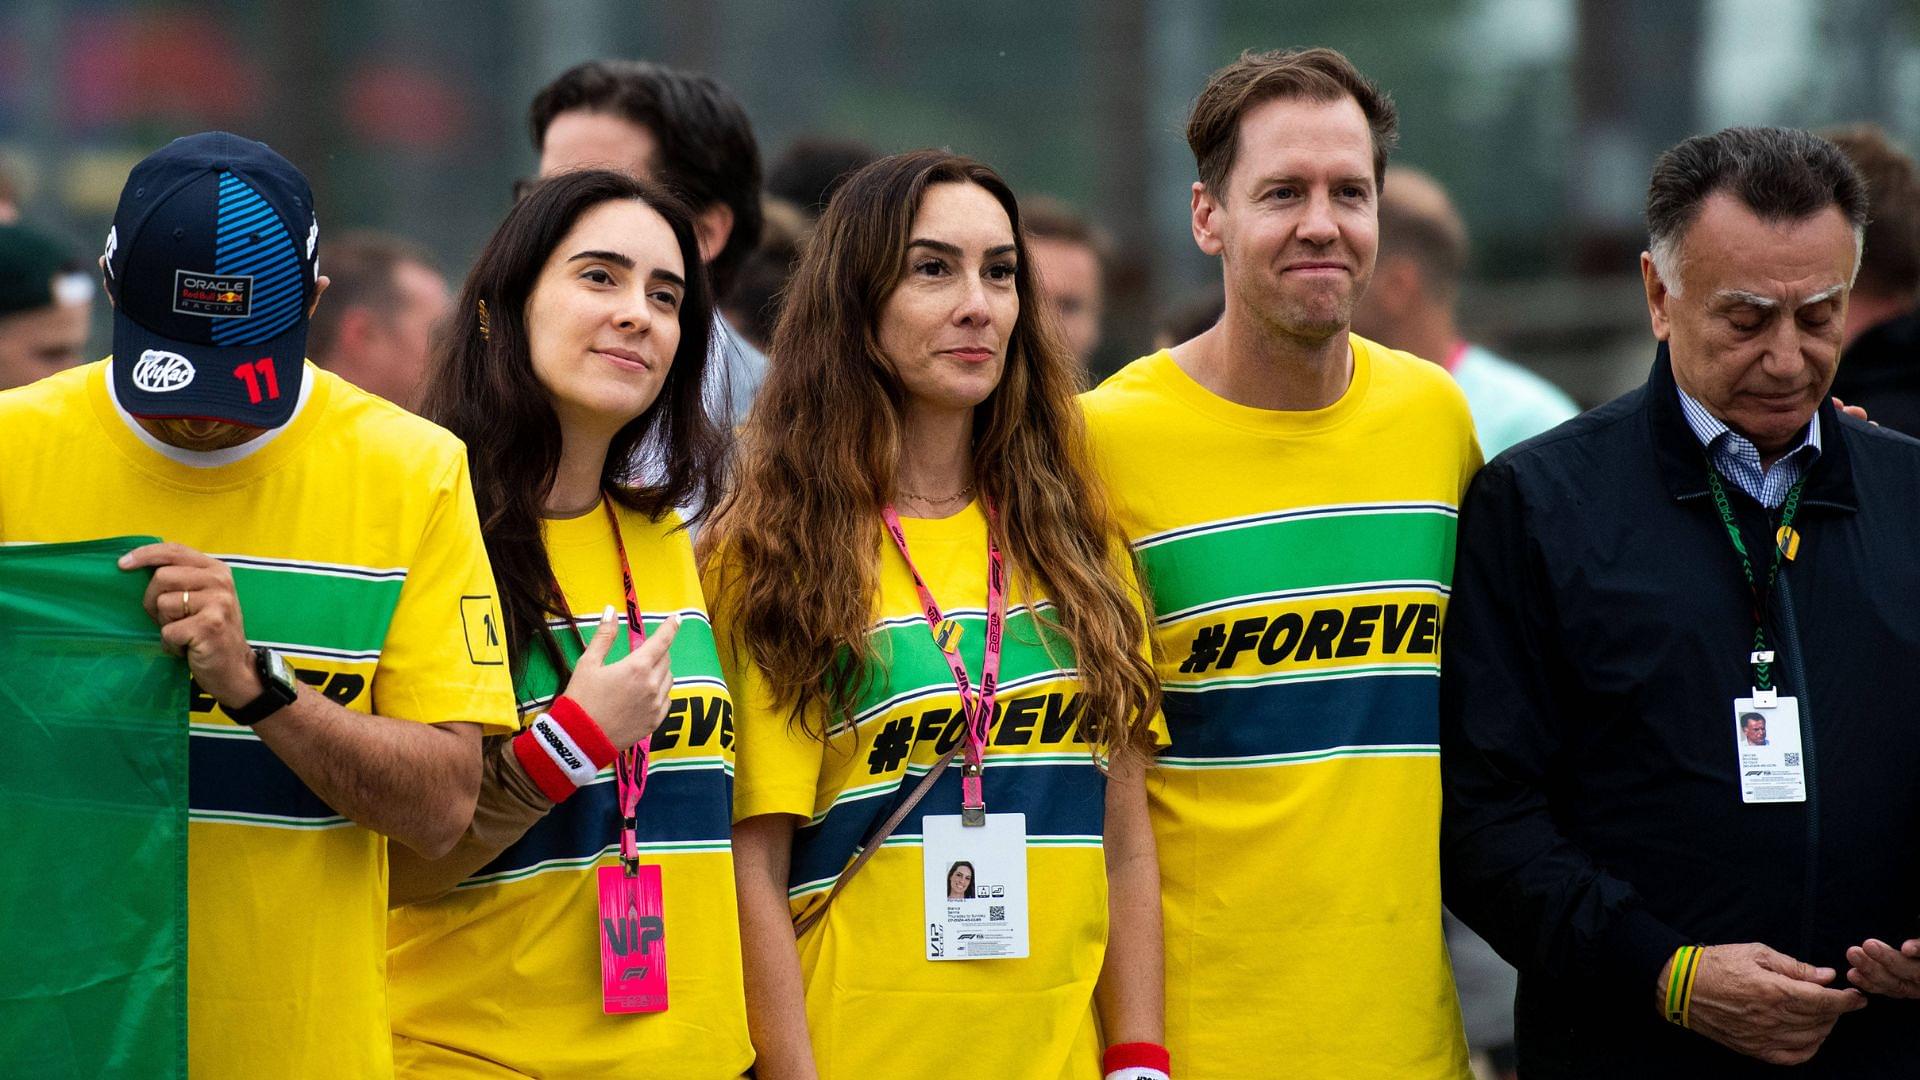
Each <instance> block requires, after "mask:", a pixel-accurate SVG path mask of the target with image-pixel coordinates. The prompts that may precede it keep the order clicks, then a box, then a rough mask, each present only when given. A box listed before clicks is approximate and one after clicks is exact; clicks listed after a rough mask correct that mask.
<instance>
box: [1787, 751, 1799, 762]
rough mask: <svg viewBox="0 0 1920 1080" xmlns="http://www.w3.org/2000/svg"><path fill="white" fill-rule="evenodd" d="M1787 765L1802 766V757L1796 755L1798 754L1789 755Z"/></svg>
mask: <svg viewBox="0 0 1920 1080" xmlns="http://www.w3.org/2000/svg"><path fill="white" fill-rule="evenodd" d="M1787 764H1788V765H1798V764H1800V755H1799V754H1797V753H1796V754H1788V755H1787Z"/></svg>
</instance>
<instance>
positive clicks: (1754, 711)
mask: <svg viewBox="0 0 1920 1080" xmlns="http://www.w3.org/2000/svg"><path fill="white" fill-rule="evenodd" d="M1733 745H1734V754H1735V759H1736V760H1737V761H1738V762H1739V763H1740V801H1741V802H1744V803H1781V802H1806V801H1807V772H1806V766H1805V765H1803V764H1802V763H1801V759H1800V699H1798V698H1791V697H1781V696H1779V695H1776V694H1774V693H1772V692H1771V691H1765V692H1758V693H1756V694H1755V696H1753V697H1744V698H1735V699H1734V702H1733Z"/></svg>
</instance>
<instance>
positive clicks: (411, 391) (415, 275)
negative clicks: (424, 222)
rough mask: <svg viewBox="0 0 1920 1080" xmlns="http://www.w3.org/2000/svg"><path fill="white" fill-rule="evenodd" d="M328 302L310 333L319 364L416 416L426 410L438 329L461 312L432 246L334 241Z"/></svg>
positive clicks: (359, 235) (371, 236)
mask: <svg viewBox="0 0 1920 1080" xmlns="http://www.w3.org/2000/svg"><path fill="white" fill-rule="evenodd" d="M327 276H328V277H329V278H331V279H332V280H333V285H332V287H331V289H330V291H329V292H328V294H327V304H326V306H325V307H323V308H320V309H319V310H318V311H316V312H315V313H314V319H313V327H312V329H311V330H309V331H308V333H307V351H308V354H309V355H310V356H311V357H312V358H313V362H314V363H316V364H319V365H320V366H321V367H323V368H326V369H327V370H328V371H331V372H333V373H334V374H336V375H338V376H340V377H341V378H343V379H345V380H347V381H348V382H350V383H352V384H354V385H355V386H358V387H359V388H360V389H362V390H365V391H367V392H368V393H371V394H378V395H379V396H381V397H383V398H386V399H387V400H388V401H391V402H393V403H394V404H395V405H398V406H400V407H401V408H403V409H406V410H408V411H410V412H418V411H420V409H419V406H420V395H421V394H422V393H423V392H424V390H425V383H426V377H427V364H428V362H429V361H430V359H431V354H432V348H433V332H434V330H435V329H436V328H437V327H438V326H439V325H440V322H441V320H442V319H444V318H446V316H447V312H448V311H450V310H452V308H453V297H452V296H451V295H449V294H448V292H447V279H446V277H445V276H443V275H442V274H441V273H440V271H439V270H438V269H436V268H435V266H434V263H433V258H432V257H431V256H430V255H428V254H427V252H426V251H425V249H423V248H421V247H419V246H418V245H415V244H413V243H411V242H409V241H406V240H403V239H401V238H399V237H397V236H387V235H384V234H381V233H375V232H353V233H347V234H346V235H344V236H341V237H340V238H339V239H337V240H333V241H331V242H329V243H328V244H327Z"/></svg>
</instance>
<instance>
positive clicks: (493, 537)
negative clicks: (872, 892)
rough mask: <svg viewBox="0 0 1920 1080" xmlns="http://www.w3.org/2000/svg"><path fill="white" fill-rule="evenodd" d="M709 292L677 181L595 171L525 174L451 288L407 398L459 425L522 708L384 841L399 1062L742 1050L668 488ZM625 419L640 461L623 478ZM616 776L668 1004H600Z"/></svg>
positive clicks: (692, 629) (716, 710)
mask: <svg viewBox="0 0 1920 1080" xmlns="http://www.w3.org/2000/svg"><path fill="white" fill-rule="evenodd" d="M711 306H712V299H711V297H710V295H709V293H708V291H707V286H706V280H705V275H704V274H702V273H701V271H700V249H699V246H698V243H697V241H696V240H695V238H694V228H693V223H692V215H691V213H690V211H689V210H688V209H687V208H686V206H684V205H683V204H682V203H681V202H680V200H678V199H677V198H675V197H674V196H672V195H671V194H668V193H667V192H666V191H664V189H662V188H659V187H657V186H655V185H651V184H647V183H645V182H643V181H640V180H636V179H634V178H633V177H632V176H630V175H628V174H626V173H616V172H607V171H600V170H593V171H580V172H571V173H566V174H563V175H561V176H558V177H555V178H553V179H551V180H547V181H545V182H543V183H541V184H539V185H537V186H536V187H535V188H534V189H533V190H532V191H531V192H530V193H529V194H528V195H527V196H526V198H524V199H522V200H521V201H520V202H519V204H518V205H516V206H515V207H514V208H513V210H512V211H511V212H509V213H508V215H507V218H506V220H505V221H504V222H503V223H502V224H501V225H500V228H499V230H498V231H497V232H496V233H495V234H494V236H493V239H492V240H490V241H489V242H488V244H487V246H486V247H485V249H483V250H482V252H481V253H480V257H479V259H478V261H477V262H476V263H475V265H474V268H473V271H472V273H471V274H470V275H469V277H468V280H467V283H466V286H465V287H464V289H463V290H462V293H461V298H460V304H459V309H458V314H457V315H456V317H455V319H454V322H453V326H452V331H453V332H452V333H450V334H449V335H448V336H447V339H446V342H445V344H444V345H443V346H442V347H441V349H440V350H439V357H440V359H439V362H438V363H437V364H436V366H435V369H434V375H433V380H432V383H431V385H430V387H429V390H428V394H427V415H429V416H431V417H432V418H433V419H435V420H436V421H438V422H439V423H441V424H443V425H445V426H446V428H447V430H449V431H451V432H453V433H454V434H455V435H458V436H459V437H460V438H461V439H462V440H463V441H464V442H465V443H466V446H467V454H468V458H469V460H470V461H471V464H472V468H473V477H474V490H475V495H476V500H477V502H478V504H479V507H480V512H481V514H482V518H483V520H484V521H485V523H486V524H485V535H486V542H487V551H488V554H489V555H490V557H491V558H492V560H493V564H494V566H496V567H497V568H498V572H499V580H500V596H501V606H502V607H503V608H504V609H505V611H506V634H505V645H506V652H507V658H508V663H509V665H510V667H511V669H512V671H513V673H514V677H515V686H516V691H517V695H518V697H519V700H520V715H521V717H522V718H523V719H524V722H525V723H524V727H523V728H522V729H521V730H520V731H519V733H518V734H515V735H510V736H501V737H497V738H493V739H489V740H487V742H486V744H485V746H484V748H483V751H482V753H483V759H484V775H483V778H482V783H481V788H480V799H479V805H478V808H477V809H476V810H475V812H474V816H473V824H472V826H471V827H469V828H468V830H467V832H466V835H465V836H463V837H462V838H461V840H460V842H459V844H458V845H456V846H455V848H454V850H453V852H452V853H451V854H450V855H448V856H446V857H444V858H441V859H438V860H435V861H432V862H428V861H426V860H422V859H417V858H408V857H404V856H402V857H400V858H397V859H396V860H395V862H394V866H393V878H392V881H393V885H392V891H393V901H394V902H395V903H396V904H404V905H406V906H402V907H398V908H397V910H395V911H394V912H393V915H392V918H391V920H390V934H389V940H390V949H391V952H390V957H389V964H390V969H391V975H390V978H389V983H390V986H391V987H392V990H391V995H392V1002H393V1004H392V1014H393V1032H394V1059H395V1062H396V1064H397V1066H398V1071H399V1073H400V1075H401V1076H403V1077H419V1078H421V1080H436V1078H438V1077H443V1076H498V1077H517V1076H538V1077H546V1078H553V1080H561V1078H581V1080H585V1078H588V1077H606V1076H621V1075H630V1074H631V1065H632V1063H633V1062H637V1061H639V1062H645V1063H646V1067H645V1069H644V1072H645V1074H646V1075H647V1076H650V1077H659V1078H662V1080H666V1078H669V1077H684V1078H688V1080H716V1078H721V1077H738V1076H740V1075H741V1073H742V1072H744V1071H745V1070H746V1068H747V1066H748V1065H749V1064H750V1063H751V1062H752V1060H753V1050H752V1047H751V1045H750V1044H749V1043H748V1041H747V1019H746V1005H745V1002H744V1000H743V998H742V996H741V971H740V933H739V924H738V922H737V920H736V919H735V917H734V894H733V863H732V856H731V855H730V853H729V851H728V845H727V840H728V835H729V831H730V827H731V824H732V820H731V817H730V815H729V806H728V799H727V796H728V790H729V784H728V773H729V772H730V770H731V768H732V764H733V738H732V735H733V731H732V722H731V721H732V704H731V701H730V700H729V698H728V695H727V689H726V685H725V683H724V682H723V681H722V680H721V678H720V662H719V657H718V656H717V655H716V653H715V651H714V645H713V635H712V632H711V631H710V630H709V629H708V626H707V620H706V604H705V601H704V600H703V599H702V597H701V592H700V583H699V578H698V576H697V575H696V573H695V570H694V563H693V549H692V545H691V543H690V541H689V534H688V532H687V531H686V529H685V528H683V527H682V518H681V516H680V514H679V512H678V511H676V510H675V509H674V507H675V506H677V505H685V504H687V503H698V504H701V505H706V504H708V503H709V502H710V497H709V491H710V489H711V487H712V485H713V483H714V480H715V477H717V476H718V475H719V473H720V471H721V469H722V467H723V465H724V459H723V447H724V436H723V435H722V433H721V432H719V431H718V430H717V429H716V428H715V426H714V424H713V422H712V421H711V420H710V419H709V418H708V416H707V415H706V411H705V407H704V404H703V402H702V395H701V385H702V380H701V375H702V369H703V368H704V367H705V365H706V364H707V363H708V360H709V353H708V349H707V335H708V333H709V332H710V330H711V328H712V325H713V320H712V311H711ZM642 444H649V445H656V446H661V447H663V448H664V452H663V453H662V454H661V455H660V457H661V460H662V462H663V465H662V467H661V468H660V469H659V470H657V471H656V472H653V473H648V474H644V475H643V476H641V477H636V476H635V474H634V471H633V469H632V468H631V466H630V464H629V463H630V462H631V461H632V460H633V455H634V451H635V449H636V448H637V447H639V446H641V445H642ZM596 624H597V629H596ZM643 628H644V632H645V639H644V641H640V640H635V639H634V638H633V637H630V636H629V633H630V632H631V631H639V630H642V629H643ZM589 635H591V640H588V636H589ZM649 736H651V746H650V748H649V749H644V750H641V751H638V752H634V751H632V748H633V747H634V746H635V745H636V744H640V745H643V746H644V745H646V743H647V740H648V739H649ZM622 754H626V755H628V760H627V761H626V762H625V763H624V764H617V763H616V758H617V757H619V756H620V755H622ZM649 764H651V766H652V767H651V770H649V768H648V765H649ZM649 774H651V780H649V779H648V777H649ZM628 792H631V793H632V794H633V796H634V797H635V798H636V799H637V800H638V809H637V811H636V813H635V817H634V824H633V829H634V832H633V833H632V834H631V836H632V838H633V845H634V846H633V854H634V862H633V863H632V864H631V865H632V866H633V868H634V869H635V871H636V872H637V879H639V880H645V881H648V882H653V883H655V884H652V885H648V886H645V888H649V889H654V890H656V891H655V892H654V893H653V895H654V898H655V899H657V900H658V901H659V902H660V903H659V905H658V907H657V908H652V907H651V906H648V907H647V910H650V911H651V910H657V911H658V912H659V913H660V917H661V918H662V920H663V925H662V926H661V933H662V934H663V935H664V937H665V939H666V941H667V943H668V948H667V950H666V966H665V974H664V978H662V979H660V980H658V982H659V986H660V989H661V992H662V993H663V994H664V997H665V1000H664V1001H663V1002H662V1003H661V1004H664V1005H665V1006H666V1008H665V1009H664V1010H656V1011H650V1012H644V1013H638V1014H633V1015H624V1014H623V1015H608V1014H607V1010H606V1008H605V1005H606V1000H605V997H604V994H603V986H602V981H601V970H600V955H601V954H600V951H599V934H598V933H597V928H598V927H600V925H601V923H600V919H599V916H600V915H601V914H602V913H603V912H602V909H601V903H602V899H603V897H604V896H605V895H606V894H605V893H604V892H603V890H604V889H605V888H606V887H607V883H606V880H605V879H606V878H607V876H608V874H609V872H611V874H612V875H614V876H615V877H616V878H618V877H619V876H620V875H622V874H623V870H624V867H623V860H622V858H621V855H620V853H621V851H622V850H623V847H624V846H625V837H624V836H623V829H622V823H621V817H622V809H621V808H622V802H621V801H620V800H621V798H622V796H623V795H624V794H625V793H628ZM609 906H610V907H611V906H614V905H609ZM642 955H643V957H645V958H646V959H648V960H651V959H652V957H651V951H650V950H642Z"/></svg>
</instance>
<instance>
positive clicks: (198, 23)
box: [60, 10, 265, 129]
mask: <svg viewBox="0 0 1920 1080" xmlns="http://www.w3.org/2000/svg"><path fill="white" fill-rule="evenodd" d="M60 73H61V79H60V85H61V87H62V93H61V102H60V109H61V119H62V121H63V122H65V123H66V124H67V125H69V126H70V127H72V128H75V129H86V128H94V127H103V126H108V125H114V124H124V123H127V122H130V121H140V120H160V121H170V122H173V123H174V124H176V125H178V126H182V127H188V128H205V127H222V126H237V124H238V122H240V121H244V120H248V119H251V118H254V117H257V116H258V115H259V114H260V112H261V109H262V107H263V106H264V104H265V103H264V102H263V101H262V100H261V86H262V78H261V73H260V69H259V66H258V65H257V64H256V63H255V62H254V57H253V56H252V55H251V54H249V53H248V52H247V51H245V50H243V49H242V48H241V47H240V45H239V44H238V43H237V42H236V41H235V40H234V37H233V35H232V34H230V33H229V32H228V31H227V29H226V27H225V26H224V25H223V23H222V22H221V20H219V19H217V18H214V17H212V16H210V15H206V14H202V13H195V12H189V11H181V10H162V11H122V12H112V13H106V14H98V15H77V16H74V17H73V18H72V19H71V20H70V21H69V22H68V27H67V33H66V40H65V42H64V47H63V49H62V56H61V66H60Z"/></svg>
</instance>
